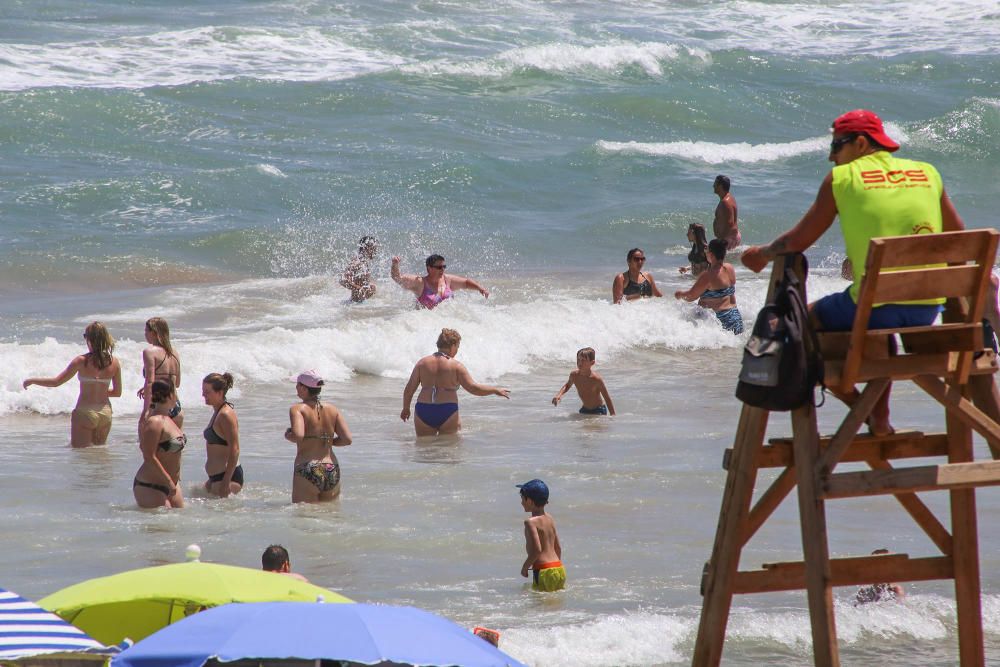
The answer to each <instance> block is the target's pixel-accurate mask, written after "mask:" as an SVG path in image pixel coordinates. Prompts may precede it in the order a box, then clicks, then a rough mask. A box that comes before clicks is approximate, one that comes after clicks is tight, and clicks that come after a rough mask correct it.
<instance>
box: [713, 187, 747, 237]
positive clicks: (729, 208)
mask: <svg viewBox="0 0 1000 667" xmlns="http://www.w3.org/2000/svg"><path fill="white" fill-rule="evenodd" d="M712 190H714V191H715V194H716V195H718V197H719V205H718V206H716V207H715V220H714V221H713V222H712V231H713V233H714V234H715V238H717V239H722V240H723V241H725V242H726V250H732V249H733V248H735V247H736V246H738V245H739V244H740V243H742V241H743V236H742V235H741V234H740V230H739V227H737V226H736V198H735V197H733V195H732V194H730V192H729V177H728V176H723V175H722V174H719V175H718V176H716V177H715V183H713V184H712Z"/></svg>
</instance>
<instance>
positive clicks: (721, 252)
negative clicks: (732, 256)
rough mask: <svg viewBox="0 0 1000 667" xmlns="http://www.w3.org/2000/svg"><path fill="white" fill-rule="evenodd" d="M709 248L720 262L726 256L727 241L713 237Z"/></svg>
mask: <svg viewBox="0 0 1000 667" xmlns="http://www.w3.org/2000/svg"><path fill="white" fill-rule="evenodd" d="M708 250H709V252H711V253H712V254H713V255H715V258H716V259H717V260H719V261H720V262H721V261H722V260H724V259H725V258H726V242H725V241H723V240H722V239H712V240H711V241H709V242H708Z"/></svg>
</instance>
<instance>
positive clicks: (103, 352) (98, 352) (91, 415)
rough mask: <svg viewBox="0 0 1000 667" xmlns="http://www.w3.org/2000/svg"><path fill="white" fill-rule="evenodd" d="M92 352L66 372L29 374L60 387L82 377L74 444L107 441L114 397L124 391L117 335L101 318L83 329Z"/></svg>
mask: <svg viewBox="0 0 1000 667" xmlns="http://www.w3.org/2000/svg"><path fill="white" fill-rule="evenodd" d="M83 338H84V340H86V341H87V349H88V352H87V353H86V354H81V355H79V356H77V357H74V358H73V361H71V362H69V366H67V367H66V368H65V370H63V372H62V373H60V374H59V375H57V376H55V377H53V378H28V379H27V380H25V381H24V383H23V386H24V388H25V389H27V388H28V387H30V386H31V385H33V384H37V385H38V386H40V387H58V386H60V385H62V384H65V383H66V382H67V381H68V380H69V379H70V378H72V377H73V376H74V375H75V376H77V378H79V380H80V396H79V398H77V399H76V407H75V408H74V409H73V413H72V415H71V416H70V440H69V441H70V444H71V445H72V446H73V447H89V446H90V445H103V444H104V443H105V442H107V440H108V433H110V432H111V401H110V400H109V399H111V398H117V397H119V396H121V395H122V367H121V364H120V363H118V359H117V358H116V357H115V356H113V355H112V352H114V349H115V339H114V338H112V337H111V334H110V333H108V329H107V327H105V326H104V325H103V324H101V323H100V322H91V323H90V324H88V325H87V328H86V329H84V331H83Z"/></svg>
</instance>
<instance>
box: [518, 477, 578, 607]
mask: <svg viewBox="0 0 1000 667" xmlns="http://www.w3.org/2000/svg"><path fill="white" fill-rule="evenodd" d="M517 488H519V489H521V507H522V508H524V511H525V512H531V518H528V519H525V520H524V549H525V551H527V552H528V557H527V558H525V559H524V564H523V565H522V566H521V576H522V577H527V576H528V570H532V571H533V579H532V584H531V587H532V588H533V589H535V590H536V591H545V592H552V591H558V590H562V589H563V588H565V587H566V568H564V567H563V564H562V561H561V560H560V559H561V558H562V546H560V544H559V535H558V534H557V533H556V522H555V521H554V520H553V519H552V517H551V516H550V515H548V514H546V513H545V506H546V505H547V504H548V502H549V487H548V486H547V485H546V484H545V482H543V481H542V480H540V479H533V480H531V481H530V482H525V483H524V484H518V485H517Z"/></svg>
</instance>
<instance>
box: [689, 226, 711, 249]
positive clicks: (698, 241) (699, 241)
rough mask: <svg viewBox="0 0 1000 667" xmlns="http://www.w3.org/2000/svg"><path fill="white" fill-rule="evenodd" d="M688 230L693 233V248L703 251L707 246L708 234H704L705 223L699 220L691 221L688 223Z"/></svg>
mask: <svg viewBox="0 0 1000 667" xmlns="http://www.w3.org/2000/svg"><path fill="white" fill-rule="evenodd" d="M688 231H689V232H691V233H692V234H693V235H694V245H695V248H696V249H698V250H702V251H704V250H705V248H707V247H708V236H707V235H706V234H705V225H703V224H701V223H700V222H692V223H691V224H690V225H688Z"/></svg>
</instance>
